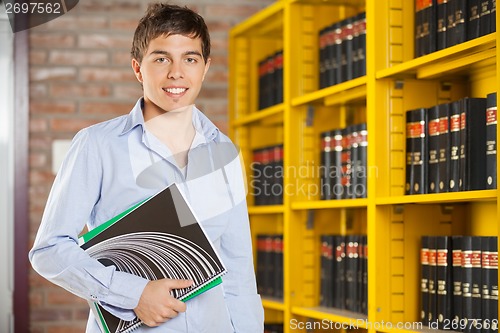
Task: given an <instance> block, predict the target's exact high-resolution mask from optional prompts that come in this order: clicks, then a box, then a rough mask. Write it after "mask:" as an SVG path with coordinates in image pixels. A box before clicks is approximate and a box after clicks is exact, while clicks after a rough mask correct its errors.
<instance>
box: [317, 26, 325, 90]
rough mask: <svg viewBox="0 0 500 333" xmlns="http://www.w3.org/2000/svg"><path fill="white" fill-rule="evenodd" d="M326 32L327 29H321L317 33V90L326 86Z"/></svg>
mask: <svg viewBox="0 0 500 333" xmlns="http://www.w3.org/2000/svg"><path fill="white" fill-rule="evenodd" d="M326 31H327V28H323V29H321V30H320V31H319V32H318V45H319V54H318V55H319V58H318V67H319V82H318V85H319V89H322V88H325V87H326V86H327V84H326V66H325V62H326V45H327V44H326V41H327V39H326Z"/></svg>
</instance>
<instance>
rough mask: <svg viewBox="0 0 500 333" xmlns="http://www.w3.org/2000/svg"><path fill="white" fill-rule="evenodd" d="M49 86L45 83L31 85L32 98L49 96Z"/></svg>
mask: <svg viewBox="0 0 500 333" xmlns="http://www.w3.org/2000/svg"><path fill="white" fill-rule="evenodd" d="M47 91H48V88H47V84H46V83H45V82H33V83H31V84H30V97H31V98H33V99H37V98H39V97H46V96H47Z"/></svg>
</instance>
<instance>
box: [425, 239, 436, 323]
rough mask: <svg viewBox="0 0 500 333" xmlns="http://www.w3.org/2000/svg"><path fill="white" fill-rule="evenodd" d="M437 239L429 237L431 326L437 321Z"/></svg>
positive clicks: (429, 316)
mask: <svg viewBox="0 0 500 333" xmlns="http://www.w3.org/2000/svg"><path fill="white" fill-rule="evenodd" d="M436 289H437V238H436V236H429V310H428V317H427V318H428V321H429V324H430V323H432V322H435V321H436V320H437V304H436V303H437V302H436V300H437V297H436Z"/></svg>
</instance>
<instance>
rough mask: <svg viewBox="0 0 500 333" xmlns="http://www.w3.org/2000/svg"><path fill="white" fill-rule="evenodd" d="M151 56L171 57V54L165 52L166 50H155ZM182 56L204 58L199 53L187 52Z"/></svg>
mask: <svg viewBox="0 0 500 333" xmlns="http://www.w3.org/2000/svg"><path fill="white" fill-rule="evenodd" d="M149 55H164V56H169V55H171V54H170V52H168V51H165V50H153V51H151V52H150V53H149ZM182 55H184V56H186V55H196V56H199V57H202V54H201V53H200V52H199V51H186V52H184V53H183V54H182Z"/></svg>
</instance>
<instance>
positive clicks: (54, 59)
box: [48, 50, 108, 66]
mask: <svg viewBox="0 0 500 333" xmlns="http://www.w3.org/2000/svg"><path fill="white" fill-rule="evenodd" d="M48 61H49V63H50V64H54V65H75V66H76V65H104V64H107V63H108V53H107V52H105V51H81V50H78V51H77V50H54V51H51V52H50V53H49V60H48Z"/></svg>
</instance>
